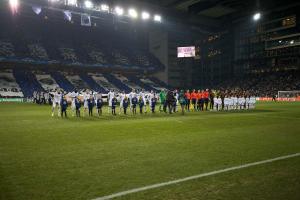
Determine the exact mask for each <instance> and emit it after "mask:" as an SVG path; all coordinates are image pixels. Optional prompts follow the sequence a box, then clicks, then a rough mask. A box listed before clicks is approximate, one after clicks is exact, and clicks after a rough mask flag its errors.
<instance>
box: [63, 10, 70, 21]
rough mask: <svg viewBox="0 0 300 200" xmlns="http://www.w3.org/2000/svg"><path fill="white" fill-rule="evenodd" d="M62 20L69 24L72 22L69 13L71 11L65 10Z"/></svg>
mask: <svg viewBox="0 0 300 200" xmlns="http://www.w3.org/2000/svg"><path fill="white" fill-rule="evenodd" d="M64 15H65V16H64V18H65V20H68V21H69V22H70V21H72V13H71V11H69V10H65V11H64Z"/></svg>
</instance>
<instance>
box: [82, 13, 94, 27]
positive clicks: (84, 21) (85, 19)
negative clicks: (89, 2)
mask: <svg viewBox="0 0 300 200" xmlns="http://www.w3.org/2000/svg"><path fill="white" fill-rule="evenodd" d="M81 25H82V26H91V25H92V23H91V16H90V15H87V14H81Z"/></svg>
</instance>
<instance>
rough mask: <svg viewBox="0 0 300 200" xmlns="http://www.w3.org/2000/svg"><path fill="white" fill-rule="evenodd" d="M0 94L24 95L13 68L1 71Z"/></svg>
mask: <svg viewBox="0 0 300 200" xmlns="http://www.w3.org/2000/svg"><path fill="white" fill-rule="evenodd" d="M0 96H1V97H23V96H24V95H23V93H22V91H21V88H20V86H19V85H18V83H17V82H16V79H15V78H14V76H13V73H12V71H11V70H5V71H1V72H0Z"/></svg>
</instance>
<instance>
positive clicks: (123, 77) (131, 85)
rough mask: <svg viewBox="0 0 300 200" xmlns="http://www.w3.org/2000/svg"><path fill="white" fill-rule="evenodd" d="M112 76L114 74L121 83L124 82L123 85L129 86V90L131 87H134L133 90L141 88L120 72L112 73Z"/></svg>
mask: <svg viewBox="0 0 300 200" xmlns="http://www.w3.org/2000/svg"><path fill="white" fill-rule="evenodd" d="M113 76H115V77H116V78H117V79H119V80H120V81H121V82H122V83H124V84H125V85H127V87H129V88H130V89H131V90H132V89H135V90H141V89H143V88H142V87H141V86H139V85H138V84H136V83H134V82H132V81H131V80H129V79H128V78H127V77H126V76H123V75H122V74H113Z"/></svg>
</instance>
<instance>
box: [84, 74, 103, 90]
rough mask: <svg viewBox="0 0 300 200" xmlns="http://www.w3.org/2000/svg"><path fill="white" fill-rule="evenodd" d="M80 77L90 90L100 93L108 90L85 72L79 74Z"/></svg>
mask: <svg viewBox="0 0 300 200" xmlns="http://www.w3.org/2000/svg"><path fill="white" fill-rule="evenodd" d="M80 78H81V79H82V80H83V81H85V82H86V83H87V84H88V85H89V86H90V88H91V89H92V90H94V91H96V92H100V93H107V92H108V91H106V90H105V89H104V88H103V87H101V86H100V85H99V84H98V83H96V81H94V79H93V78H92V77H90V76H88V75H86V74H80Z"/></svg>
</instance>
